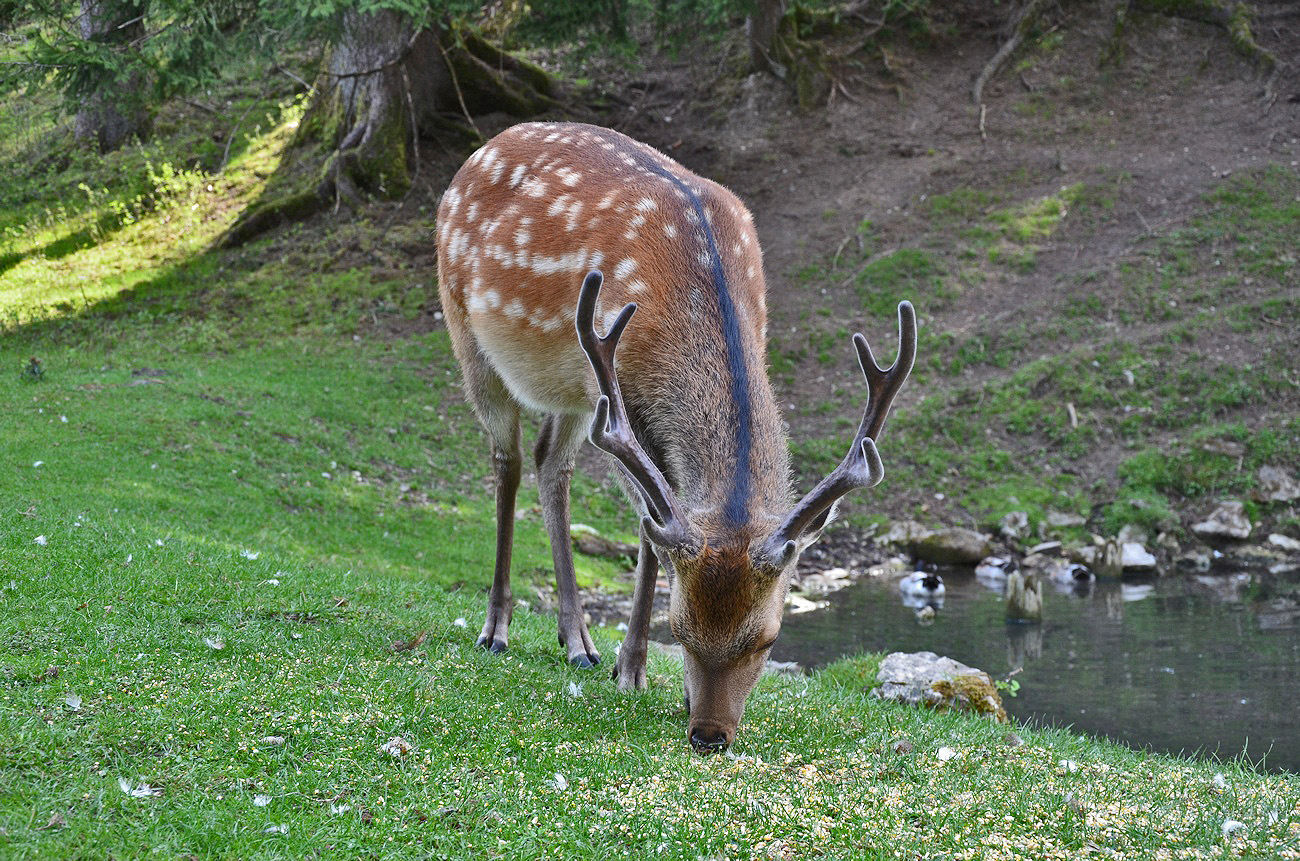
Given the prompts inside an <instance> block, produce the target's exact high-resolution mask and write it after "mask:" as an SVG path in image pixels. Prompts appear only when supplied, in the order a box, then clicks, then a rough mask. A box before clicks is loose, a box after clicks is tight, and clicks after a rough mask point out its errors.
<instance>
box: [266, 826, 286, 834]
mask: <svg viewBox="0 0 1300 861" xmlns="http://www.w3.org/2000/svg"><path fill="white" fill-rule="evenodd" d="M262 833H263V834H288V833H289V826H288V825H268V826H266V827H265V828H263V829H262Z"/></svg>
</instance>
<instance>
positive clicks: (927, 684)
mask: <svg viewBox="0 0 1300 861" xmlns="http://www.w3.org/2000/svg"><path fill="white" fill-rule="evenodd" d="M876 681H878V682H879V683H880V686H879V687H877V688H875V689H873V690H872V691H871V695H872V696H873V697H878V698H880V699H883V700H893V701H895V702H900V703H906V704H908V705H914V706H925V707H927V708H932V709H937V710H939V711H946V710H950V709H951V710H953V711H965V712H974V713H975V714H980V715H987V716H988V717H990V718H992V719H993V720H996V721H1000V722H1003V723H1005V722H1006V720H1007V712H1006V709H1005V708H1003V707H1002V698H1001V697H1000V696H998V689H997V686H996V685H994V683H993V679H992V677H991V676H989V674H988V673H986V672H984V671H983V670H977V669H975V668H974V667H968V666H966V665H965V664H963V663H961V662H960V661H954V660H953V659H952V658H941V657H939V656H938V655H936V654H935V653H934V652H912V653H907V652H893V653H892V654H890V655H888V656H886V658H885V660H884V661H882V662H881V664H880V672H879V673H877V674H876Z"/></svg>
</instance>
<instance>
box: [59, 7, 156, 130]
mask: <svg viewBox="0 0 1300 861" xmlns="http://www.w3.org/2000/svg"><path fill="white" fill-rule="evenodd" d="M78 26H79V28H80V32H81V38H82V39H84V40H86V41H87V42H94V43H97V44H98V45H102V46H105V47H106V48H109V49H110V50H115V49H120V48H123V47H126V46H128V45H130V44H131V43H133V42H135V41H137V40H138V39H140V38H142V37H143V36H144V3H143V2H140V0H81V16H80V18H79V19H78ZM121 68H123V67H122V66H118V67H117V68H112V67H101V74H100V75H99V76H98V77H97V79H96V80H94V81H93V82H92V84H91V86H90V88H89V89H88V91H87V92H86V94H85V95H84V96H82V100H81V106H80V107H79V108H78V110H77V117H76V121H75V123H74V126H73V128H74V132H75V134H76V136H77V138H78V139H80V140H93V141H95V144H96V146H98V147H99V151H100V152H110V151H112V150H115V149H117V148H118V147H120V146H121V145H122V144H123V143H125V142H126V141H127V140H128V139H129V138H131V137H142V136H144V135H145V134H146V133H147V131H148V127H149V112H148V110H147V108H146V107H145V105H144V99H143V90H144V84H145V81H144V75H143V73H141V72H140V71H136V70H129V66H127V67H126V68H128V71H119V69H121Z"/></svg>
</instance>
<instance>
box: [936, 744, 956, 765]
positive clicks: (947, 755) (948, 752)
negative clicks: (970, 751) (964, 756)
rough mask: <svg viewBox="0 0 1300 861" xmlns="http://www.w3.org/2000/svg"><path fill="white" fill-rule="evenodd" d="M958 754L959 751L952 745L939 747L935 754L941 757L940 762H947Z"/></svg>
mask: <svg viewBox="0 0 1300 861" xmlns="http://www.w3.org/2000/svg"><path fill="white" fill-rule="evenodd" d="M956 755H957V751H955V750H953V749H952V748H950V747H941V748H939V752H938V753H936V754H935V756H937V757H939V761H940V762H947V761H948V760H950V759H952V758H953V757H954V756H956Z"/></svg>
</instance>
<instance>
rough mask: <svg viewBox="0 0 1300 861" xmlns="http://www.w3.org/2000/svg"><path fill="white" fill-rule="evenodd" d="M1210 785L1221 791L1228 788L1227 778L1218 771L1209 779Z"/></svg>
mask: <svg viewBox="0 0 1300 861" xmlns="http://www.w3.org/2000/svg"><path fill="white" fill-rule="evenodd" d="M1210 785H1211V786H1213V787H1214V788H1215V789H1217V790H1218V791H1219V792H1223V791H1224V790H1225V789H1227V788H1228V779H1227V778H1226V777H1224V776H1223V772H1221V771H1220V772H1218V773H1217V774H1215V775H1214V779H1213V780H1211V781H1210Z"/></svg>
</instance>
